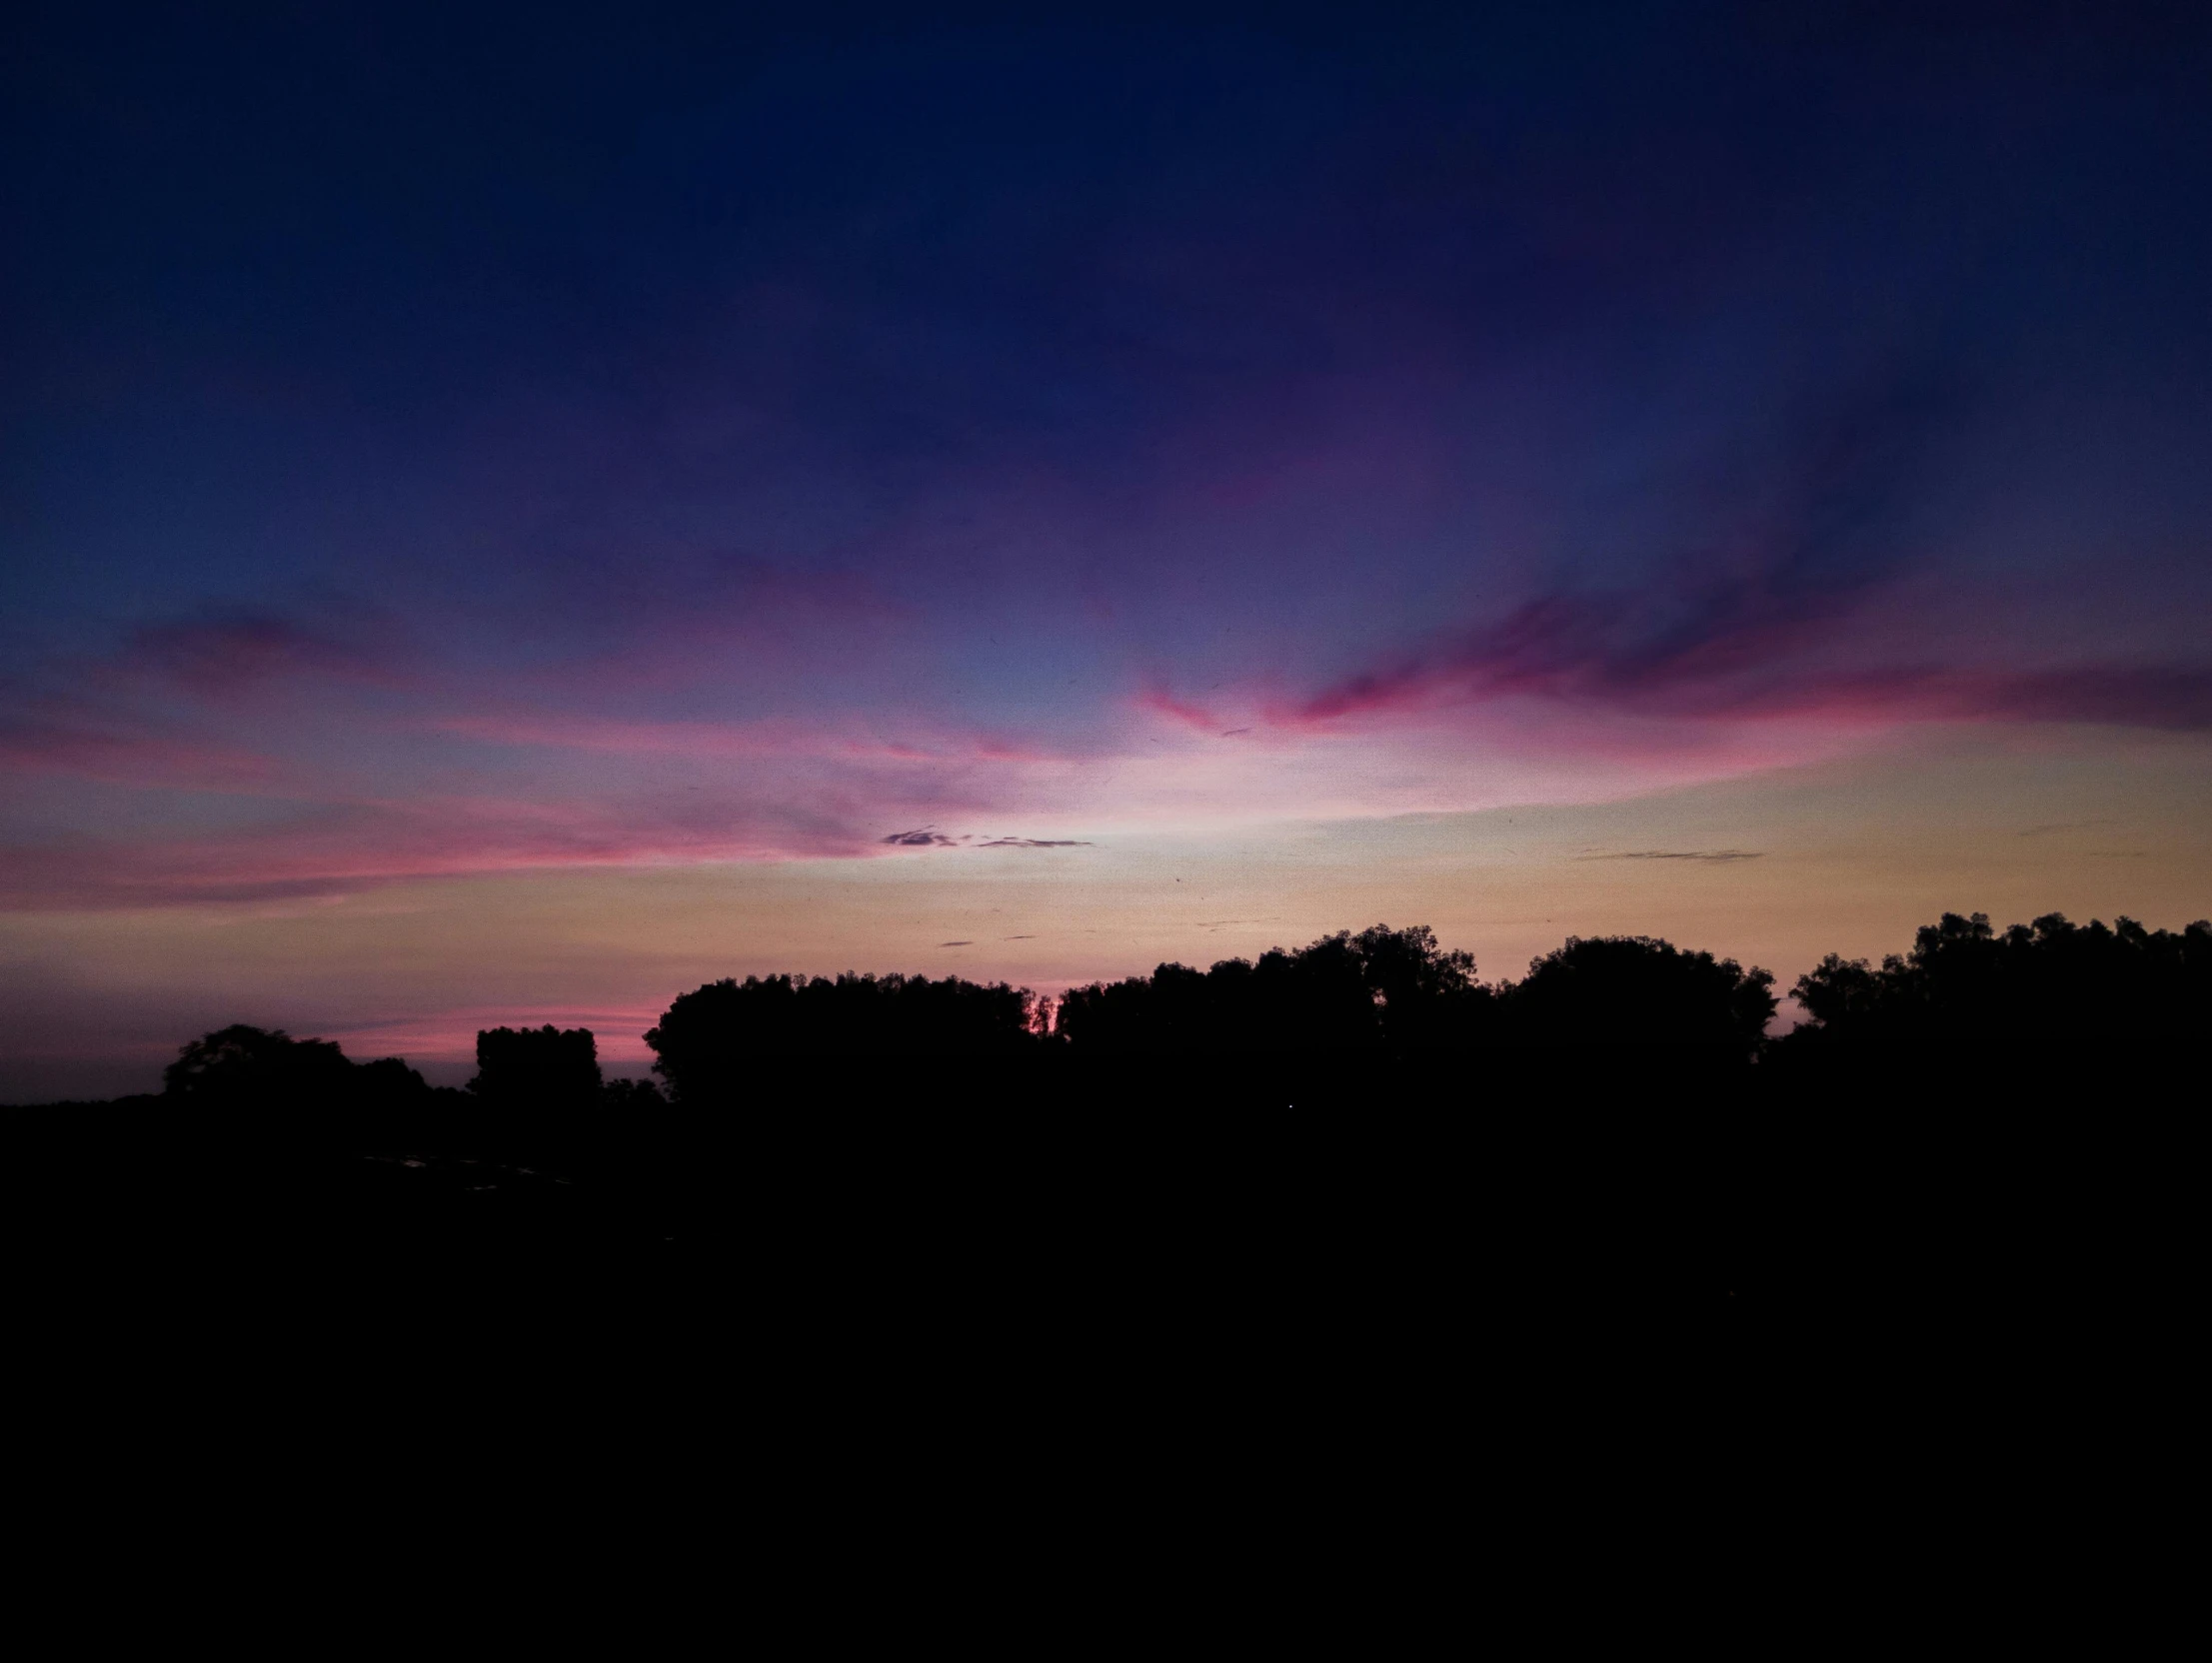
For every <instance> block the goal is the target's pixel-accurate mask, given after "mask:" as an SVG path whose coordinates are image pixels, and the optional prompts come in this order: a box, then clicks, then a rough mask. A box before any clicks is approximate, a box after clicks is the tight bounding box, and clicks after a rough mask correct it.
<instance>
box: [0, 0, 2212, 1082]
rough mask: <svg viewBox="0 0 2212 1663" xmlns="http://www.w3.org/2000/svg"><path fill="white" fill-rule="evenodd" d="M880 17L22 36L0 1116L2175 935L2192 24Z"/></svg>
mask: <svg viewBox="0 0 2212 1663" xmlns="http://www.w3.org/2000/svg"><path fill="white" fill-rule="evenodd" d="M41 10H42V11H43V15H34V14H35V13H37V12H39V11H41ZM741 10H743V11H744V13H745V15H744V16H743V17H736V16H733V15H727V14H735V13H737V12H739V11H741ZM921 10H923V11H929V12H930V13H931V14H932V16H933V17H934V19H935V20H934V21H927V20H924V19H923V18H922V17H921V16H920V15H918V12H917V11H916V10H912V9H910V10H909V11H908V12H907V14H906V15H905V17H904V19H903V20H896V21H887V20H885V19H884V18H883V17H881V16H870V15H868V14H864V13H861V12H856V11H852V10H840V9H838V8H835V7H828V6H810V7H805V8H796V9H794V11H793V14H792V16H791V17H790V18H788V19H777V18H775V17H773V16H772V15H771V13H770V11H769V10H765V9H759V8H751V9H741V8H728V9H726V12H727V14H725V12H724V10H723V9H714V10H709V11H707V12H705V13H702V14H701V15H698V16H695V15H692V14H691V13H689V12H688V11H686V10H684V9H682V8H674V7H656V6H653V5H626V6H622V7H613V6H609V7H604V8H597V9H590V10H586V9H574V10H563V9H561V8H557V7H549V6H542V5H541V6H533V7H529V8H516V9H514V10H512V11H504V12H503V11H495V10H491V9H486V8H470V7H465V6H436V7H424V8H421V9H419V10H416V9H411V8H407V7H403V6H397V5H392V4H373V5H372V4H361V5H345V4H338V5H327V6H316V7H306V6H301V7H288V8H254V7H244V8H227V9H222V10H221V11H220V15H218V9H217V8H203V7H192V8H174V7H160V8H146V9H144V10H135V9H132V8H128V7H114V6H101V5H97V4H85V5H76V6H70V7H66V8H65V7H59V6H55V7H46V8H42V9H40V8H34V9H33V11H32V13H27V14H26V15H25V16H23V17H20V18H18V20H17V21H16V22H14V23H12V24H11V25H10V26H9V27H10V37H9V39H8V41H7V45H6V48H5V50H4V51H0V61H4V63H5V69H4V71H0V73H4V75H5V77H6V82H7V85H6V103H7V107H8V110H9V112H10V113H9V115H8V117H7V137H6V141H5V143H6V156H5V160H6V163H7V166H6V169H5V175H4V178H0V190H4V192H5V194H6V201H7V215H8V223H9V225H10V228H11V235H10V236H9V237H8V239H7V240H6V245H5V248H4V251H0V262H4V264H0V283H4V285H5V291H4V295H5V305H4V315H0V343H4V345H0V351H4V354H5V357H4V360H0V363H4V374H0V408H4V413H5V416H4V419H5V423H6V430H5V431H6V436H7V444H6V448H5V463H6V466H5V475H4V484H0V907H4V908H6V910H5V911H4V912H0V1097H9V1096H13V1097H16V1098H19V1099H20V1098H23V1097H29V1096H39V1095H50V1094H56V1093H60V1092H68V1091H83V1092H102V1093H104V1092H106V1091H110V1090H121V1089H133V1088H142V1087H143V1086H145V1085H146V1084H147V1083H149V1082H150V1081H151V1080H152V1079H153V1077H154V1075H155V1073H156V1072H157V1071H158V1067H159V1064H160V1062H161V1060H163V1059H164V1058H165V1057H166V1056H167V1055H169V1054H173V1051H174V1048H175V1046H176V1045H177V1044H178V1043H180V1042H181V1041H182V1040H183V1039H185V1038H187V1037H189V1036H191V1035H192V1034H193V1033H196V1032H198V1031H200V1030H202V1029H204V1028H207V1027H210V1026H214V1025H216V1024H218V1023H220V1022H225V1021H232V1020H246V1021H255V1022H262V1023H267V1024H271V1025H285V1026H288V1027H291V1028H292V1029H294V1030H295V1031H300V1032H317V1033H324V1034H328V1035H330V1036H333V1037H339V1038H342V1039H344V1040H345V1042H346V1043H347V1046H348V1049H349V1050H350V1051H352V1052H354V1053H355V1054H381V1053H383V1052H387V1051H399V1052H402V1053H404V1054H406V1055H408V1056H409V1057H410V1058H411V1059H412V1060H415V1061H418V1062H421V1063H425V1064H429V1065H431V1071H432V1072H433V1074H434V1076H435V1077H450V1076H451V1074H452V1073H453V1071H454V1066H453V1065H454V1064H456V1062H457V1059H461V1058H465V1057H466V1056H467V1054H468V1050H469V1045H470V1041H471V1038H472V1036H473V1033H474V1029H475V1028H476V1026H478V1025H481V1024H482V1023H485V1022H489V1021H513V1020H542V1019H552V1020H559V1021H564V1022H567V1021H576V1020H585V1021H588V1022H589V1023H590V1024H591V1025H593V1026H594V1027H596V1028H598V1029H599V1030H600V1032H601V1036H602V1045H603V1050H604V1051H605V1052H606V1053H608V1054H610V1055H611V1056H613V1057H615V1058H616V1059H617V1060H618V1062H627V1063H636V1062H637V1061H639V1060H641V1059H643V1058H644V1057H645V1055H646V1053H645V1051H644V1049H643V1047H642V1045H641V1044H640V1043H639V1042H638V1039H637V1035H638V1034H639V1033H640V1032H641V1031H642V1029H643V1027H644V1026H646V1025H647V1024H648V1023H649V1022H650V1021H651V1019H652V1017H653V1016H654V1015H655V1014H656V1013H657V1012H658V1011H659V1010H660V1009H661V1008H662V1007H663V1006H665V1004H666V1003H667V1001H668V999H669V998H670V997H671V996H672V995H673V994H675V993H676V992H678V991H681V990H683V989H684V988H686V987H689V986H693V985H696V984H697V983H698V982H699V981H701V980H704V979H707V978H708V977H710V976H714V975H721V974H729V973H738V974H743V973H745V972H747V971H750V970H767V969H773V968H792V969H802V970H816V971H835V970H838V969H842V968H847V967H859V968H876V969H895V968H897V969H910V970H927V971H929V972H930V973H933V974H943V973H947V972H949V971H956V970H957V971H958V972H959V973H962V974H966V975H971V976H979V977H985V978H997V977H999V976H1007V977H1010V978H1013V979H1016V980H1020V981H1027V982H1028V983H1030V984H1031V985H1033V986H1039V987H1046V988H1057V987H1059V986H1062V985H1065V984H1067V983H1068V982H1070V981H1072V980H1086V979H1090V978H1092V977H1094V976H1097V975H1101V974H1122V973H1127V972H1130V971H1134V970H1142V969H1146V968H1149V966H1150V965H1151V964H1152V963H1153V962H1155V961H1157V960H1159V959H1161V958H1169V957H1174V958H1182V959H1185V960H1187V961H1192V962H1200V963H1202V962H1207V961H1210V960H1211V959H1212V958H1215V957H1220V956H1227V955H1228V954H1230V953H1233V952H1245V953H1249V952H1251V951H1254V950H1256V949H1258V948H1261V947H1264V946H1265V945H1267V944H1269V943H1270V942H1273V941H1276V940H1281V941H1284V942H1295V941H1301V940H1304V939H1307V938H1310V937H1311V936H1312V935H1313V934H1316V933H1319V932H1320V931H1322V930H1324V929H1333V928H1336V927H1341V926H1350V927H1358V926H1360V925H1363V924H1366V923H1371V922H1374V921H1376V920H1377V919H1378V918H1380V919H1385V920H1387V921H1389V922H1392V923H1410V922H1419V921H1426V922H1431V923H1433V924H1435V925H1436V926H1437V928H1438V930H1439V933H1441V934H1442V935H1443V936H1444V937H1445V939H1446V941H1447V942H1448V943H1449V944H1452V945H1463V946H1468V947H1471V948H1473V949H1474V951H1475V953H1476V956H1477V959H1478V961H1479V963H1480V966H1481V969H1482V972H1483V973H1484V974H1486V975H1492V976H1494V975H1498V974H1514V973H1518V971H1519V970H1520V968H1521V966H1522V964H1523V963H1524V962H1525V960H1526V958H1527V957H1528V956H1529V955H1530V954H1531V953H1533V952H1536V951H1539V950H1544V949H1547V948H1549V947H1551V946H1555V945H1556V944H1557V943H1558V940H1559V939H1560V938H1561V937H1562V936H1564V935H1566V934H1568V933H1583V934H1590V933H1600V932H1612V931H1617V930H1633V931H1638V932H1653V933H1664V934H1666V935H1668V936H1670V937H1672V938H1674V939H1676V940H1678V941H1681V942H1683V943H1684V944H1687V945H1695V946H1710V947H1713V948H1715V949H1717V950H1722V951H1727V952H1732V953H1735V954H1737V955H1738V956H1740V957H1743V958H1746V959H1753V960H1756V961H1758V962H1761V963H1764V964H1767V965H1768V966H1769V967H1771V968H1773V969H1774V970H1776V971H1777V972H1778V973H1779V974H1780V975H1781V977H1782V979H1783V981H1784V982H1785V984H1786V982H1787V981H1788V980H1789V979H1791V978H1792V977H1794V975H1795V974H1796V973H1797V972H1798V971H1800V970H1802V969H1804V968H1806V967H1808V966H1809V965H1810V964H1811V963H1812V962H1813V961H1814V960H1815V959H1816V958H1817V957H1818V956H1819V954H1820V953H1821V952H1823V951H1826V950H1828V949H1830V948H1835V949H1839V950H1844V951H1847V952H1852V953H1863V952H1880V951H1883V950H1888V949H1895V948H1898V947H1901V946H1902V945H1904V944H1905V943H1906V941H1907V940H1908V939H1909V935H1910V930H1911V927H1912V925H1913V924H1914V923H1916V922H1920V921H1925V920H1927V919H1929V918H1932V917H1933V916H1934V914H1935V913H1936V912H1938V911H1941V910H1943V909H1945V908H1952V909H1959V910H1969V909H1977V908H1978V909H1984V910H1988V911H1991V912H1993V913H1995V914H1998V921H1999V922H2005V921H2010V919H2011V918H2014V917H2025V916H2029V915H2032V914H2033V913H2035V912H2040V911H2046V910H2050V909H2053V908H2059V909H2064V910H2066V911H2068V912H2070V913H2073V914H2075V915H2077V916H2087V915H2090V914H2097V915H2103V916H2107V917H2109V916H2110V915H2111V914H2112V913H2114V912H2116V911H2125V912H2130V913H2132V914H2134V915H2136V916H2139V917H2142V918H2143V919H2144V920H2145V921H2146V922H2149V923H2153V924H2162V925H2168V926H2179V925H2180V924H2182V923H2185V922H2186V921H2188V920H2189V919H2190V918H2193V917H2197V916H2201V915H2203V914H2205V913H2206V912H2208V911H2212V275H2208V270H2212V268H2208V256H2212V100H2208V99H2207V98H2206V97H2205V95H2204V89H2205V87H2206V86H2208V85H2212V24H2208V23H2206V22H2205V21H2203V20H2202V19H2203V14H2202V13H2201V12H2198V11H2196V10H2195V9H2194V8H2169V9H2163V10H2145V11H2141V12H2137V11H2134V10H2131V9H2130V8H2129V7H2126V6H2124V5H2118V4H2110V5H2099V6H2094V7H2080V8H2075V9H2073V10H2071V11H2070V12H2066V11H2054V12H2045V11H2041V10H2039V9H2038V8H2033V7H2004V8H1978V9H1975V10H1972V11H1956V12H1951V11H1946V9H1945V8H1943V7H1940V6H1899V7H1894V8H1892V7H1855V6H1846V5H1834V6H1759V5H1746V6H1740V7H1739V6H1702V5H1647V6H1610V7H1588V8H1577V7H1573V6H1566V5H1546V6H1533V7H1527V8H1512V7H1507V8H1483V7H1469V8H1463V9H1461V10H1462V11H1463V12H1464V13H1465V14H1466V15H1459V16H1450V17H1441V18H1439V17H1438V16H1436V15H1431V14H1420V15H1419V16H1417V17H1416V16H1415V15H1414V14H1401V13H1397V12H1393V10H1392V9H1391V8H1388V7H1377V6H1348V5H1346V6H1341V7H1336V8H1329V9H1313V10H1307V11H1302V12H1301V11H1297V10H1295V9H1293V8H1287V7H1284V8H1255V9H1248V10H1245V11H1243V12H1240V13H1237V14H1235V15H1233V16H1232V15H1230V14H1228V13H1221V14H1217V20H1214V21H1207V20H1205V14H1204V13H1203V12H1202V11H1201V10H1199V9H1193V8H1176V9H1175V10H1174V11H1173V12H1171V13H1167V12H1162V13H1159V14H1157V20H1156V21H1147V20H1146V14H1145V13H1144V12H1143V11H1142V10H1141V9H1140V8H1122V7H1116V8H1100V9H1099V10H1098V12H1097V13H1096V14H1095V18H1094V20H1093V21H1083V20H1082V13H1081V9H1080V8H1072V7H1051V8H1045V7H1040V8H1031V9H1028V10H1027V13H1026V18H1027V20H1025V12H1024V10H1023V9H1020V8H1007V9H1002V10H1000V11H998V12H995V13H993V14H991V15H990V16H989V17H988V18H987V17H985V16H984V15H983V14H981V13H976V14H965V13H959V12H956V11H954V10H952V9H935V8H924V9H921ZM1040 19H1052V20H1054V21H1050V22H1046V21H1038V20H1040ZM1999 19H2002V21H1998V20H1999ZM441 1066H443V1067H445V1070H446V1072H445V1073H443V1074H441V1073H440V1072H439V1070H440V1067H441ZM459 1071H460V1072H463V1073H465V1072H466V1069H465V1068H463V1069H460V1070H459Z"/></svg>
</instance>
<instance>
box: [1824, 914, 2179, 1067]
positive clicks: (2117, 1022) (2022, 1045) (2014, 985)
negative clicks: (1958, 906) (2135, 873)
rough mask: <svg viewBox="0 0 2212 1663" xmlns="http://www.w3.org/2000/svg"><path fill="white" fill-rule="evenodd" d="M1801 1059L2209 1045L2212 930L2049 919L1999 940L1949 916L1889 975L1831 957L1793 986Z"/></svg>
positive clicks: (1979, 919) (2118, 1051) (1895, 960)
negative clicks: (1799, 1013)
mask: <svg viewBox="0 0 2212 1663" xmlns="http://www.w3.org/2000/svg"><path fill="white" fill-rule="evenodd" d="M1791 991H1792V992H1793V994H1794V995H1795V997H1796V999H1797V1002H1798V1003H1799V1004H1801V1005H1803V1006H1804V1008H1805V1013H1806V1016H1807V1018H1808V1020H1807V1021H1806V1022H1805V1023H1804V1024H1803V1025H1802V1026H1801V1027H1799V1028H1798V1029H1797V1030H1796V1031H1795V1032H1794V1033H1792V1034H1791V1035H1789V1038H1788V1044H1789V1046H1790V1047H1792V1048H1793V1049H1794V1050H1796V1051H1799V1052H1810V1051H1814V1050H1820V1051H1837V1050H1845V1051H1878V1050H1890V1049H1913V1050H1923V1051H1925V1050H1935V1049H1947V1050H1952V1051H1956V1052H1960V1053H1987V1052H1989V1051H1992V1050H2002V1051H2006V1052H2009V1053H2012V1054H2016V1055H2022V1056H2034V1055H2038V1054H2047V1053H2050V1052H2053V1051H2059V1050H2065V1051H2082V1050H2089V1049H2097V1050H2103V1051H2109V1052H2111V1053H2112V1054H2114V1055H2116V1056H2119V1055H2126V1054H2129V1053H2131V1052H2134V1051H2139V1050H2141V1049H2143V1048H2145V1047H2150V1048H2159V1049H2164V1048H2170V1047H2172V1046H2174V1045H2177V1044H2182V1043H2201V1041H2202V1039H2203V1037H2204V1035H2205V1032H2206V1028H2207V1024H2208V1023H2212V922H2206V921H2205V920H2203V919H2199V920H2198V921H2197V922H2195V923H2192V924H2190V925H2189V926H2188V927H2187V928H2186V929H2183V930H2180V931H2172V930H2164V929H2156V930H2153V929H2146V928H2144V927H2143V925H2141V924H2140V923H2137V922H2136V921H2135V920H2134V919H2133V918H2128V917H2122V918H2120V919H2118V920H2117V921H2116V922H2115V923H2114V924H2113V925H2112V927H2110V928H2107V927H2106V926H2105V925H2104V924H2103V923H2101V922H2099V921H2097V920H2095V919H2092V920H2091V921H2090V922H2089V923H2087V924H2075V923H2072V922H2070V921H2069V920H2068V919H2067V918H2066V916H2065V914H2063V913H2060V912H2049V913H2046V914H2044V915H2043V916H2042V917H2039V918H2037V919H2036V920H2035V921H2034V922H2033V923H2031V924H2014V925H2012V926H2011V927H2010V928H2009V929H2006V930H2004V931H2003V932H2002V933H2000V932H1998V931H1997V930H1995V929H1993V928H1992V927H1991V926H1990V922H1989V915H1988V914H1987V913H1985V912H1976V913H1974V914H1972V915H1971V916H1969V917H1961V916H1960V915H1959V914H1958V913H1956V912H1946V913H1944V914H1943V916H1942V918H1941V920H1940V921H1938V922H1936V923H1932V924H1925V925H1922V926H1921V928H1920V930H1919V931H1918V933H1917V934H1916V935H1915V936H1914V939H1913V944H1912V950H1911V951H1910V952H1907V953H1903V954H1898V953H1892V954H1890V955H1889V956H1888V957H1886V958H1884V959H1883V960H1882V962H1881V965H1880V967H1879V968H1876V967H1874V966H1873V965H1870V964H1869V963H1868V962H1867V961H1866V960H1865V959H1863V958H1850V959H1847V958H1843V957H1840V956H1839V955H1837V954H1835V953H1832V952H1831V953H1829V954H1828V955H1827V957H1825V958H1823V959H1822V960H1821V961H1820V963H1819V965H1818V967H1817V968H1815V969H1812V970H1809V971H1807V972H1806V973H1805V974H1804V975H1802V976H1799V977H1798V978H1797V984H1796V986H1795V987H1794V988H1792V989H1791Z"/></svg>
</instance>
